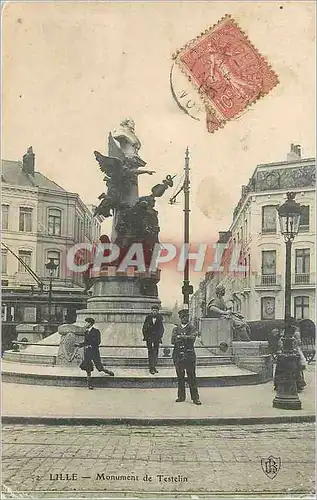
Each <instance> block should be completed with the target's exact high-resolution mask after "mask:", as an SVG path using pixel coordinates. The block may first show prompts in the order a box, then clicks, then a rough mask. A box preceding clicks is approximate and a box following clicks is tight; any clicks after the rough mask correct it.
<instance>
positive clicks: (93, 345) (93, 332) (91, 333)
mask: <svg viewBox="0 0 317 500" xmlns="http://www.w3.org/2000/svg"><path fill="white" fill-rule="evenodd" d="M85 323H86V331H85V340H84V342H82V343H81V344H76V346H77V347H84V359H83V361H82V362H81V364H80V368H81V369H82V370H84V371H85V372H87V386H88V389H93V386H92V380H91V372H92V371H93V370H94V365H95V367H96V368H97V370H98V371H99V372H104V373H106V374H107V375H110V376H111V377H114V373H113V372H112V371H110V370H107V369H106V368H105V367H104V366H103V364H102V362H101V358H100V351H99V345H100V342H101V335H100V331H99V330H98V329H97V328H94V323H95V320H94V319H93V318H86V319H85Z"/></svg>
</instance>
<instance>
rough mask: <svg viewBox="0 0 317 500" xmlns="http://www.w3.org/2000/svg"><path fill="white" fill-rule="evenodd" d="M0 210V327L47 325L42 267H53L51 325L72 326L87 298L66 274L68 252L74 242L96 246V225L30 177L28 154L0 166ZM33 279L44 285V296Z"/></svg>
mask: <svg viewBox="0 0 317 500" xmlns="http://www.w3.org/2000/svg"><path fill="white" fill-rule="evenodd" d="M1 208H2V242H3V243H4V244H5V246H4V245H2V246H1V250H2V271H1V282H2V319H3V321H4V322H9V323H10V322H11V323H12V322H13V323H20V322H21V323H23V322H37V323H39V322H43V321H47V320H48V316H49V311H48V308H49V304H48V284H49V279H48V277H49V274H48V270H47V269H46V266H45V265H46V264H47V263H48V262H49V261H53V262H54V263H55V264H56V265H57V266H58V267H57V269H56V271H55V273H54V277H53V283H52V288H53V290H52V304H51V319H52V322H56V323H62V322H63V321H64V319H65V317H66V316H67V317H68V318H70V320H73V321H74V319H75V312H76V309H80V308H83V307H85V305H86V300H87V296H86V295H85V294H83V288H84V287H83V279H82V276H81V275H75V274H74V273H72V272H70V271H68V270H67V265H66V256H67V252H68V250H69V249H70V248H71V247H72V246H73V245H74V244H75V243H77V242H83V241H85V242H93V241H96V240H98V239H99V236H100V222H99V221H98V220H97V219H96V218H94V217H93V214H92V210H90V209H89V208H88V207H87V206H86V205H85V204H84V203H83V202H82V200H81V199H80V197H79V196H78V194H75V193H69V192H67V191H66V190H65V189H63V188H62V187H61V186H59V185H58V184H56V183H55V182H53V181H52V180H50V179H48V178H47V177H45V176H44V175H43V174H41V173H40V172H37V171H35V155H34V153H33V150H32V148H29V149H28V152H27V153H26V154H25V155H24V156H23V161H22V162H21V161H8V160H3V161H2V201H1ZM11 251H12V252H13V253H11ZM14 254H15V255H16V256H17V257H18V258H19V259H21V260H22V261H23V262H24V263H25V264H26V265H27V266H28V267H29V268H30V269H31V270H32V271H34V273H35V277H32V274H31V273H29V272H28V271H27V270H26V269H25V267H24V266H23V265H22V263H21V261H19V259H18V258H17V257H15V256H14ZM36 276H37V277H38V278H39V280H40V282H42V284H43V285H44V289H43V291H41V286H40V285H39V282H38V281H37V279H36Z"/></svg>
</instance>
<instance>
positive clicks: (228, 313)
mask: <svg viewBox="0 0 317 500" xmlns="http://www.w3.org/2000/svg"><path fill="white" fill-rule="evenodd" d="M225 293H226V289H225V287H224V286H223V285H222V284H219V285H217V287H216V297H213V298H212V299H211V300H210V301H209V303H208V305H207V318H226V319H229V320H231V322H232V330H233V332H232V333H233V335H232V337H233V340H235V341H245V342H249V341H250V337H249V334H250V327H249V325H248V324H247V323H246V321H245V320H244V318H243V316H242V315H241V314H239V313H235V312H233V311H232V309H231V308H228V307H227V305H226V303H225V301H224V298H223V297H224V296H225Z"/></svg>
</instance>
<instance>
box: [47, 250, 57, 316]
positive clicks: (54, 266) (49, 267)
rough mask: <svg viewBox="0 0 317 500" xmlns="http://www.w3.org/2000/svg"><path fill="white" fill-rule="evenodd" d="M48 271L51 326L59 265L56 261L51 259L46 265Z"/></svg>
mask: <svg viewBox="0 0 317 500" xmlns="http://www.w3.org/2000/svg"><path fill="white" fill-rule="evenodd" d="M45 267H46V269H47V270H48V272H49V288H48V322H49V324H51V319H52V289H53V287H52V284H53V276H54V272H55V271H56V269H57V268H58V264H55V262H54V259H53V258H50V260H49V262H48V263H47V264H45Z"/></svg>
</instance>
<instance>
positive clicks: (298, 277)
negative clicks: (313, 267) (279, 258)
mask: <svg viewBox="0 0 317 500" xmlns="http://www.w3.org/2000/svg"><path fill="white" fill-rule="evenodd" d="M314 281H315V280H314V277H313V276H312V275H311V274H310V273H301V274H299V273H298V274H295V275H294V282H295V285H309V284H313V283H314Z"/></svg>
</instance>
